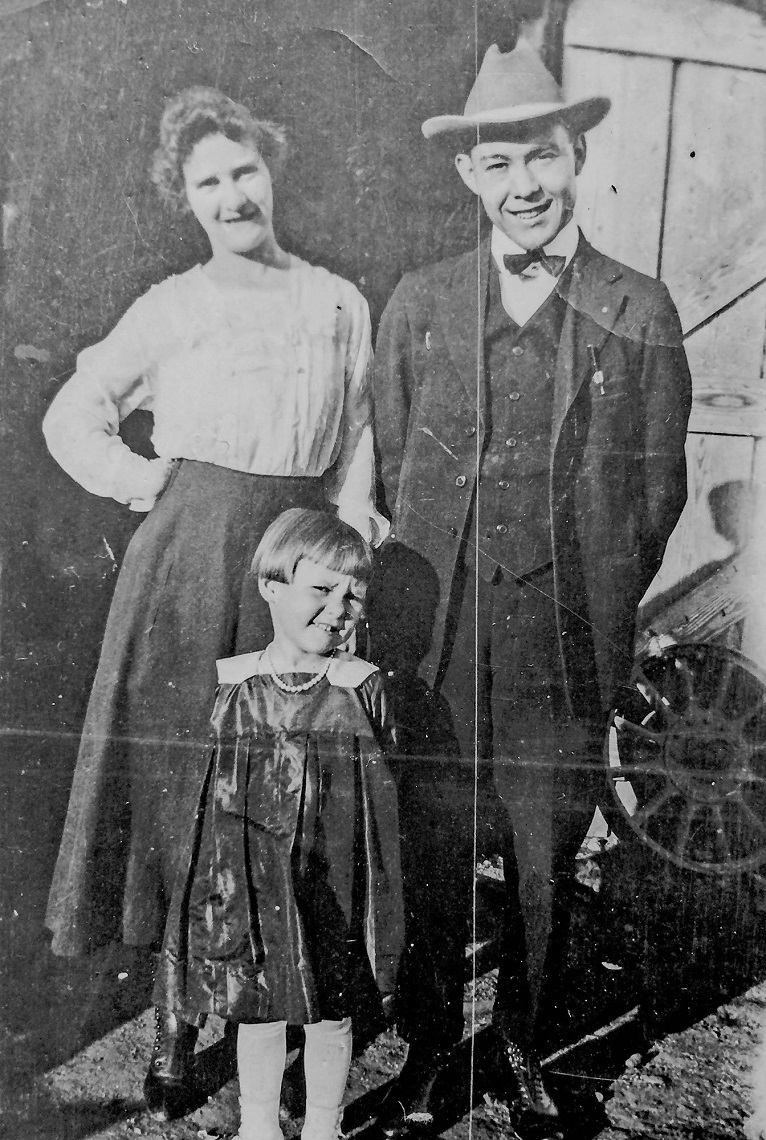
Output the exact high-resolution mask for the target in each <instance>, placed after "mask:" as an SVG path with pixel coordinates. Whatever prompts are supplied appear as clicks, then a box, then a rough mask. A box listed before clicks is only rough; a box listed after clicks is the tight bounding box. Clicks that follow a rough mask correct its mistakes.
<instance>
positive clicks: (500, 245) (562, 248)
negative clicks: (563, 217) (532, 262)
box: [491, 218, 580, 273]
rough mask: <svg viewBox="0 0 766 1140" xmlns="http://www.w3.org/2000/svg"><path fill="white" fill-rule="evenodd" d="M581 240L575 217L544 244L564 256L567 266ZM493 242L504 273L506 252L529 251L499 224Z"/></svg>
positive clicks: (494, 229)
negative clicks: (512, 238)
mask: <svg viewBox="0 0 766 1140" xmlns="http://www.w3.org/2000/svg"><path fill="white" fill-rule="evenodd" d="M579 240H580V230H579V228H578V226H577V222H576V221H575V220H574V218H570V220H569V221H568V222H567V224H566V225H565V226H564V228H563V230H559V232H558V233H557V234H556V236H555V238H553V240H552V241H549V242H548V243H547V244H546V245H544V246H543V249H544V250H545V252H546V253H550V254H553V255H554V256H556V257H563V258H564V266H565V267H566V266H567V265H569V262H570V261H571V260H572V258H573V257H574V255H575V253H576V252H577V243H578V242H579ZM491 243H492V244H491V248H492V256H493V257H494V259H495V264H496V265H497V267H498V269H501V270H502V271H503V272H504V273H507V272H508V271H507V270H506V268H505V266H504V265H503V256H504V254H506V253H526V252H527V251H526V250H525V249H523V248H522V247H521V246H520V245H517V244H516V242H515V241H512V240H511V238H509V237H508V235H507V234H504V233H503V231H502V230H499V229H498V228H497V226H493V227H492V239H491Z"/></svg>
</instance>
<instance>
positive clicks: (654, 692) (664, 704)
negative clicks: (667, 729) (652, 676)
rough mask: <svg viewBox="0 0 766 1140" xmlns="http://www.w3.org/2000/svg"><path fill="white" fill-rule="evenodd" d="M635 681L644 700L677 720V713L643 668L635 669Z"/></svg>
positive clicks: (664, 714)
mask: <svg viewBox="0 0 766 1140" xmlns="http://www.w3.org/2000/svg"><path fill="white" fill-rule="evenodd" d="M635 682H636V686H637V688H638V690H639V692H640V693H641V695H642V697H643V698H644V700H646V701H648V702H649V704H650V705H652V706H653V707H654V708H655V709H656V710H657V711H658V712H660V713H661V714H662V715H663V716H667V717H670V718H672V719H673V720H678V714H677V713H674V712H673V709H672V708H671V707H670V701H669V700H668V698H667V697H666V696H663V694H662V693H661V692H660V690H659V689H658V688H657V686H656V685H655V684H654V683H653V682H652V681H650V680H649V678H648V677H647V675H646V673H645V672H644V670H643V669H639V670H638V671H637V673H636V677H635Z"/></svg>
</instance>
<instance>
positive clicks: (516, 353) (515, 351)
mask: <svg viewBox="0 0 766 1140" xmlns="http://www.w3.org/2000/svg"><path fill="white" fill-rule="evenodd" d="M511 352H512V353H513V355H514V356H523V355H524V349H523V348H522V347H521V345H520V344H514V346H513V348H512V349H511Z"/></svg>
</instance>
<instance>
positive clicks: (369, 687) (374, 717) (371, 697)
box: [358, 672, 398, 760]
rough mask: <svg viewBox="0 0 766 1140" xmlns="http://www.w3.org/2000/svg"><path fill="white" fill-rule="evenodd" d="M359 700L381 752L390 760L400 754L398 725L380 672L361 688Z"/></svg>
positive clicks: (368, 679) (366, 681)
mask: <svg viewBox="0 0 766 1140" xmlns="http://www.w3.org/2000/svg"><path fill="white" fill-rule="evenodd" d="M358 692H359V699H360V700H361V702H362V705H363V707H364V711H365V712H366V714H367V718H368V720H369V721H370V724H371V725H372V727H373V731H374V732H375V737H376V739H377V741H378V744H379V745H380V748H381V750H382V751H383V753H384V754H385V756H386V758H387V759H389V760H393V759H395V757H396V755H397V752H398V745H397V739H396V724H395V720H394V715H393V711H392V707H391V700H390V697H389V695H388V693H387V692H386V688H385V685H384V684H383V678H382V677H381V675H380V673H379V672H375V673H373V674H372V675H371V676H370V677H368V678H367V680H365V681H364V682H363V683H362V684H361V685H360V687H359V690H358Z"/></svg>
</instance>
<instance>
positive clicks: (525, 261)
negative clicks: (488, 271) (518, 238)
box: [503, 249, 567, 277]
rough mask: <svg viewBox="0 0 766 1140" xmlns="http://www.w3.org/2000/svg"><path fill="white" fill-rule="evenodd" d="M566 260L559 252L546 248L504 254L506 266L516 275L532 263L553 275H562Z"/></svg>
mask: <svg viewBox="0 0 766 1140" xmlns="http://www.w3.org/2000/svg"><path fill="white" fill-rule="evenodd" d="M566 260H567V259H566V258H565V257H561V256H560V255H559V254H555V253H546V252H545V250H544V249H530V250H529V251H528V252H527V253H505V254H503V264H504V265H505V268H506V269H507V270H508V272H509V273H513V274H514V275H515V276H518V275H519V274H520V273H523V272H524V270H525V269H529V267H530V265H537V264H539V265H541V266H542V268H543V269H544V270H545V272H546V273H550V275H551V277H560V276H561V274H562V273H563V272H564V266H565V265H566Z"/></svg>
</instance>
